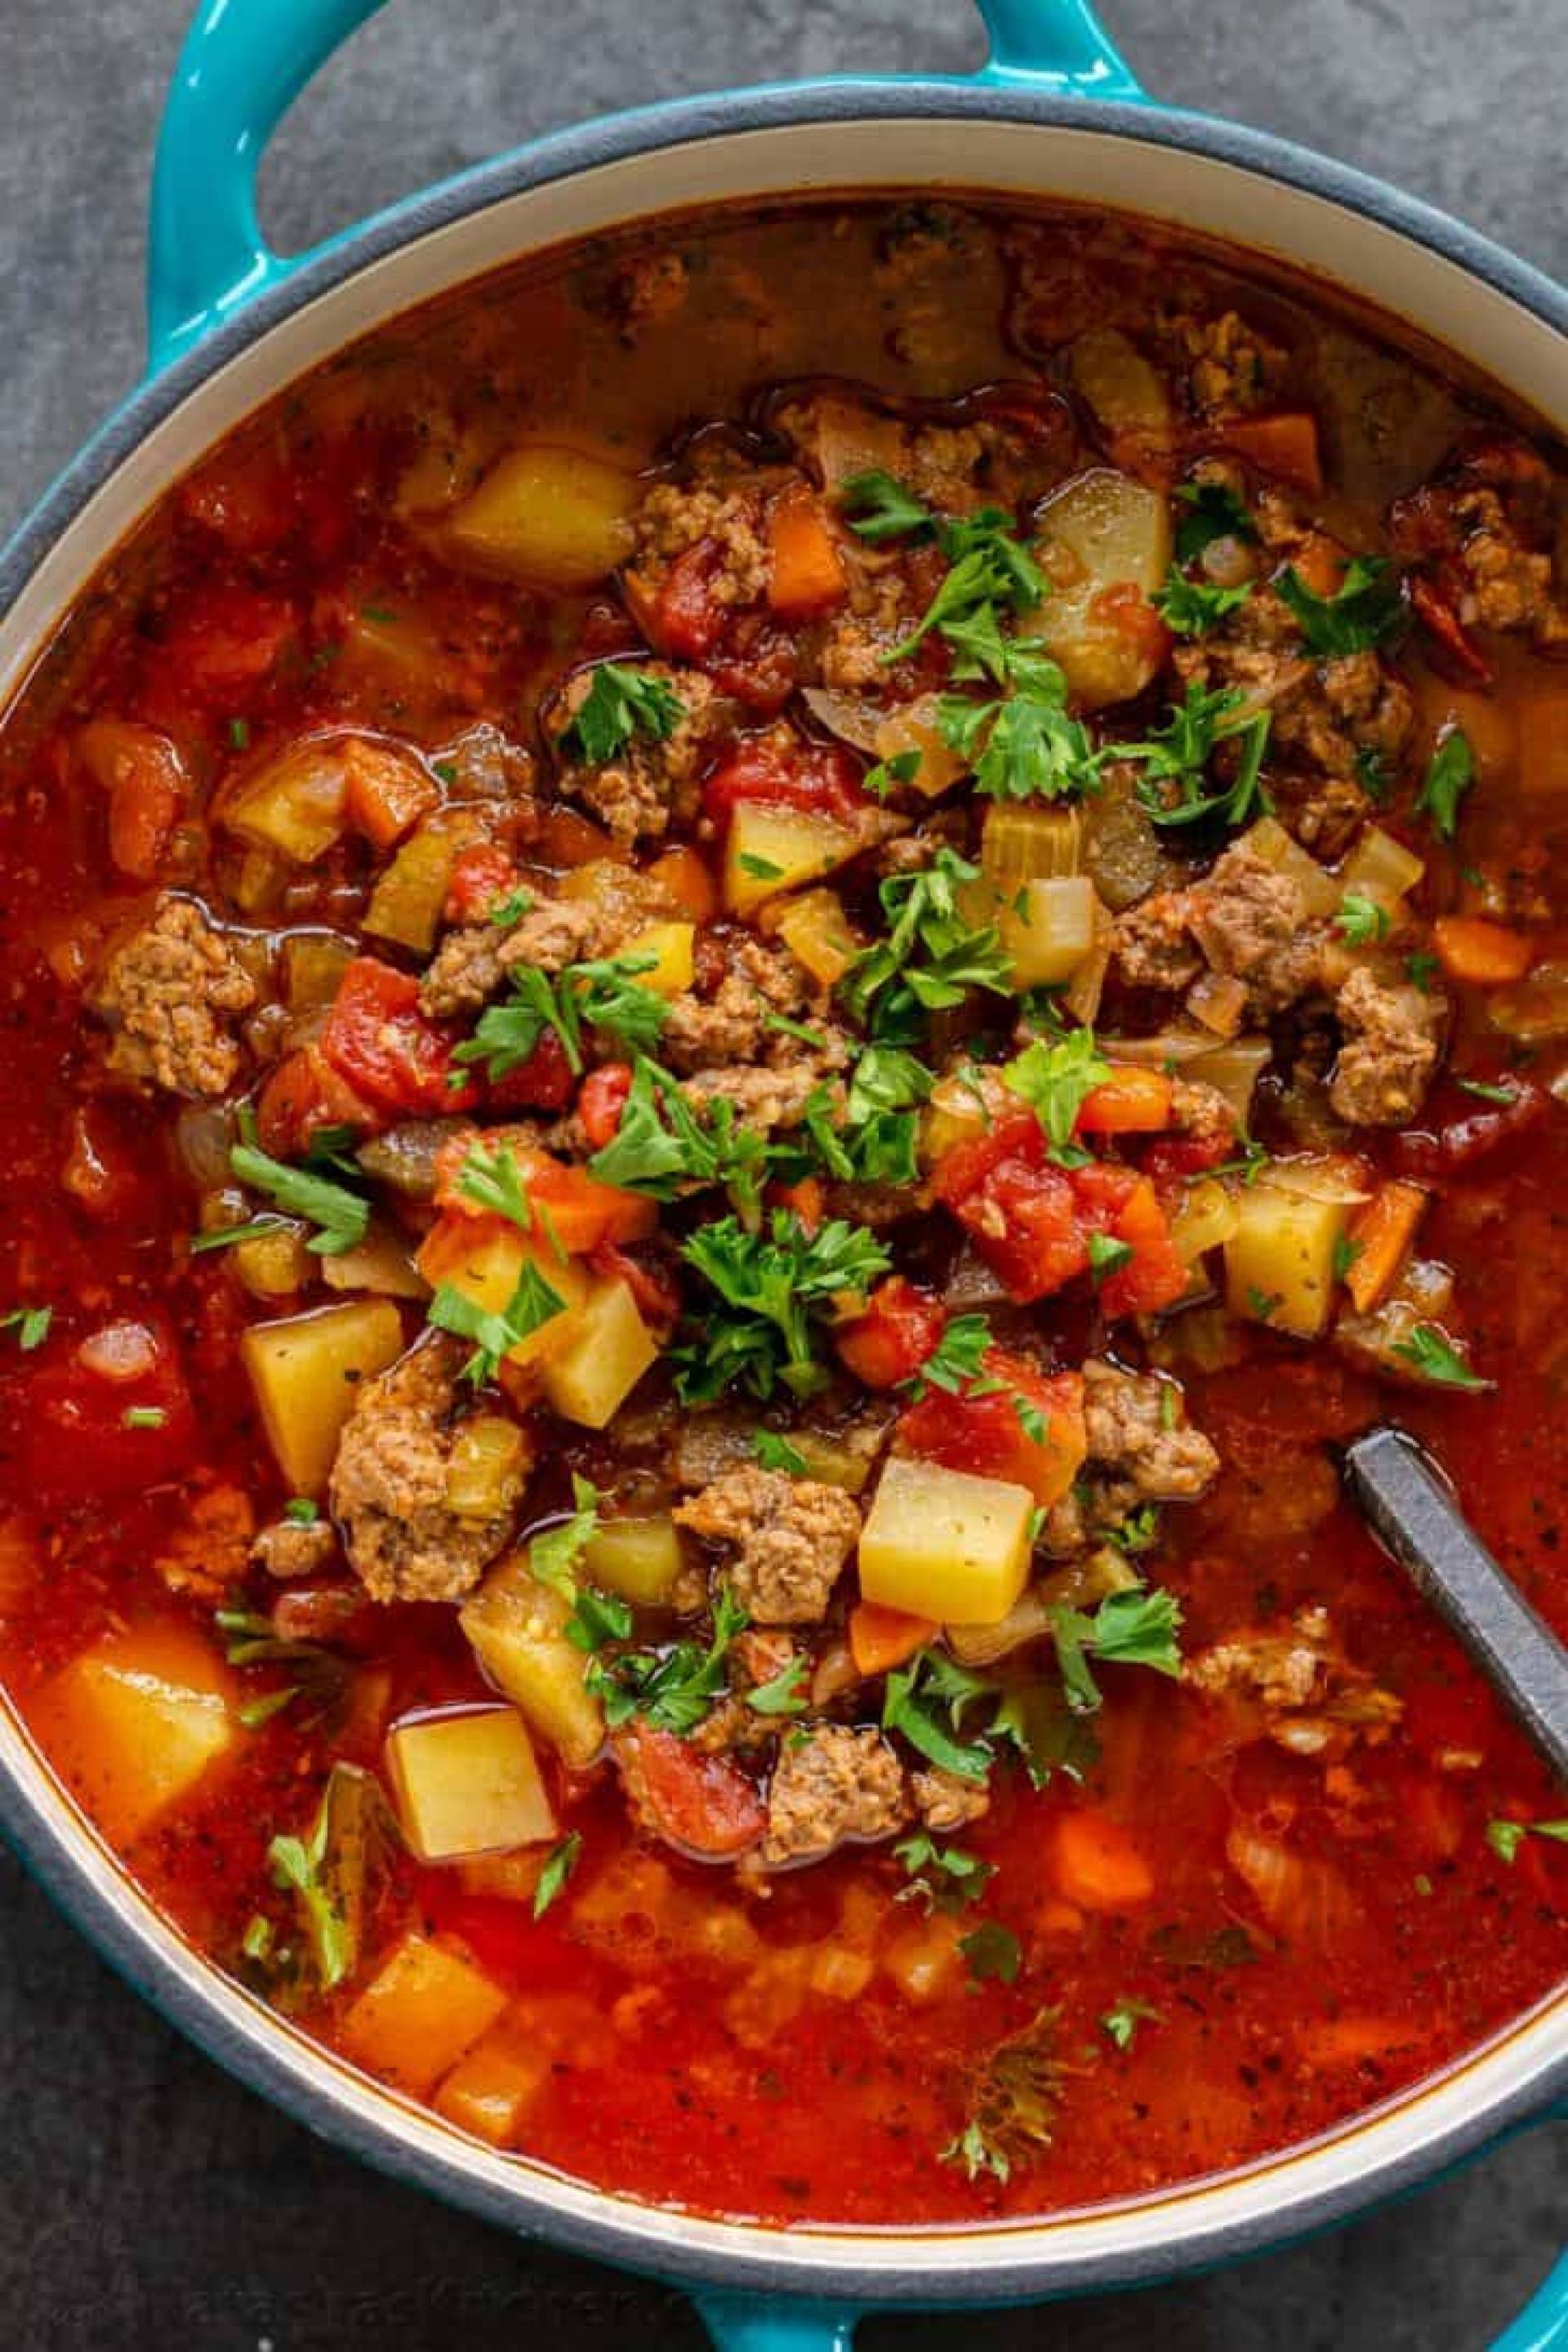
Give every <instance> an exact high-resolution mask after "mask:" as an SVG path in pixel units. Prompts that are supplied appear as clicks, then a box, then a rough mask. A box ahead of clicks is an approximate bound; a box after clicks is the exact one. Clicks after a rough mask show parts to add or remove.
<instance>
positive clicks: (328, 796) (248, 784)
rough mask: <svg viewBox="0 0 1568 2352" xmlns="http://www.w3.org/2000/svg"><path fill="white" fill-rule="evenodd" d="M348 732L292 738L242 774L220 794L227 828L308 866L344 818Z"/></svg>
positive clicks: (328, 845)
mask: <svg viewBox="0 0 1568 2352" xmlns="http://www.w3.org/2000/svg"><path fill="white" fill-rule="evenodd" d="M352 741H353V738H352V737H344V736H342V735H321V736H313V737H310V738H309V739H307V740H306V741H304V742H302V743H295V744H293V745H292V746H290V748H289V750H288V751H283V752H281V753H279V756H278V757H277V758H276V759H270V760H268V761H266V762H265V764H264V765H263V766H261V767H260V768H258V769H255V770H253V771H252V772H251V773H250V774H249V775H248V776H246V777H244V778H242V779H241V781H240V782H239V783H238V784H237V786H236V787H235V788H234V789H233V790H232V791H231V792H229V793H226V794H225V796H224V800H223V803H222V806H221V814H222V819H223V822H224V824H226V826H227V828H228V830H229V832H230V833H237V834H238V835H240V837H241V839H242V840H245V841H253V842H256V843H258V845H260V847H262V848H263V849H276V850H280V851H281V852H282V854H283V856H285V857H289V858H292V859H293V860H294V862H295V864H296V865H300V866H312V865H314V863H315V861H316V859H317V858H318V857H324V856H326V854H327V852H328V850H329V849H331V846H332V844H333V843H334V842H335V841H337V840H339V839H340V838H341V836H342V832H343V828H344V825H345V824H346V823H347V802H348V788H349V757H348V753H349V746H350V744H351V743H352Z"/></svg>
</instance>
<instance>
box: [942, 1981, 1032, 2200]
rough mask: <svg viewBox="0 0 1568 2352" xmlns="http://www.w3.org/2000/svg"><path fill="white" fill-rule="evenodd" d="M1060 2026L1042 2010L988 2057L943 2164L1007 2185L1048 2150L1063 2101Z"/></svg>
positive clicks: (977, 2072)
mask: <svg viewBox="0 0 1568 2352" xmlns="http://www.w3.org/2000/svg"><path fill="white" fill-rule="evenodd" d="M1057 2023H1058V2012H1057V2011H1055V2010H1054V2009H1042V2010H1040V2011H1038V2012H1037V2014H1036V2015H1035V2016H1034V2017H1033V2018H1031V2019H1030V2021H1029V2022H1028V2024H1027V2025H1026V2026H1025V2027H1024V2028H1023V2029H1022V2031H1021V2032H1017V2033H1010V2034H1009V2035H1008V2036H1007V2038H1006V2040H1005V2042H997V2043H996V2045H995V2047H994V2049H992V2050H989V2051H987V2052H986V2053H985V2055H984V2057H983V2058H982V2059H981V2060H980V2061H979V2063H978V2064H977V2065H976V2067H975V2069H974V2073H973V2076H972V2078H971V2081H970V2084H969V2089H968V2095H967V2098H966V2100H965V2109H966V2114H967V2121H966V2122H965V2124H964V2126H963V2130H962V2131H961V2132H960V2133H959V2135H958V2137H956V2138H955V2139H952V2140H950V2141H949V2142H948V2145H947V2146H946V2147H944V2148H943V2149H942V2153H941V2159H940V2160H941V2161H942V2163H943V2164H956V2165H959V2166H961V2167H962V2168H963V2171H964V2172H965V2173H966V2174H967V2175H968V2177H969V2179H971V2180H978V2179H979V2178H980V2176H981V2175H982V2173H986V2172H988V2173H990V2174H991V2176H992V2177H993V2179H996V2180H1003V2181H1005V2180H1007V2179H1010V2177H1011V2175H1012V2172H1013V2168H1014V2167H1015V2166H1016V2165H1019V2164H1023V2163H1026V2162H1027V2160H1028V2159H1029V2158H1031V2157H1033V2156H1037V2155H1038V2154H1039V2153H1040V2151H1041V2150H1042V2149H1043V2148H1047V2147H1049V2146H1050V2144H1051V2135H1052V2132H1053V2129H1054V2127H1055V2124H1056V2115H1057V2108H1058V2105H1059V2104H1060V2101H1061V2081H1062V2068H1061V2064H1060V2062H1059V2061H1058V2057H1057Z"/></svg>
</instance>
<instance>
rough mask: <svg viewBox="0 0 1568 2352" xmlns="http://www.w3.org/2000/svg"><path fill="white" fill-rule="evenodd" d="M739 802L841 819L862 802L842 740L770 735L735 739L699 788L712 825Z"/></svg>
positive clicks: (721, 822)
mask: <svg viewBox="0 0 1568 2352" xmlns="http://www.w3.org/2000/svg"><path fill="white" fill-rule="evenodd" d="M742 801H766V802H767V803H770V805H772V806H773V807H775V808H794V809H807V810H810V811H811V812H812V813H813V814H816V815H818V816H827V817H835V818H837V819H838V820H839V821H840V822H841V823H849V822H852V821H853V820H854V818H855V817H856V816H857V815H858V814H859V813H860V812H861V811H862V810H863V809H864V808H865V806H866V795H865V793H863V792H862V791H861V789H860V775H859V771H858V768H857V767H856V764H855V761H854V760H853V759H852V758H851V756H850V754H849V753H848V752H847V751H845V750H844V748H843V746H842V745H841V744H837V743H806V742H803V741H801V740H798V739H793V740H792V739H788V738H785V739H784V740H779V739H778V738H777V737H775V736H773V735H754V736H752V737H751V738H750V739H749V740H747V741H745V742H742V743H738V744H737V745H736V747H735V749H734V751H732V752H731V754H730V757H729V758H728V759H727V760H726V761H724V763H723V765H722V766H721V767H720V768H717V769H715V771H714V772H713V773H712V775H710V777H709V779H708V781H707V782H706V783H705V784H704V785H703V787H702V805H703V808H704V809H705V811H706V812H707V814H708V815H709V816H710V818H711V819H712V821H713V823H714V824H717V825H720V826H723V825H727V824H729V822H730V819H731V817H732V816H733V815H734V814H735V811H736V809H737V808H738V807H739V806H740V804H741V803H742Z"/></svg>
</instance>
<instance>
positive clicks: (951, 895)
mask: <svg viewBox="0 0 1568 2352" xmlns="http://www.w3.org/2000/svg"><path fill="white" fill-rule="evenodd" d="M979 876H980V869H979V867H978V866H972V865H970V863H969V862H968V860H967V859H966V858H963V857H960V856H958V854H957V852H956V851H954V850H952V849H945V848H944V849H939V850H938V852H937V854H936V856H935V857H934V858H933V859H932V861H931V865H930V866H926V867H925V868H923V870H922V871H921V872H920V873H916V874H895V875H891V876H889V878H888V879H887V880H886V881H885V882H883V883H882V884H881V886H880V888H879V893H878V896H879V898H880V900H881V906H882V912H883V914H884V915H885V916H886V917H887V919H888V922H889V926H890V929H889V933H888V936H887V938H886V939H885V940H879V941H878V942H877V944H876V945H875V946H874V947H869V948H868V949H867V950H865V952H864V953H863V954H861V955H859V956H858V957H857V958H856V960H855V961H854V963H853V964H852V965H851V966H850V969H849V971H848V972H847V974H846V976H845V978H844V980H843V981H842V982H841V983H840V993H841V994H842V996H843V998H844V1002H845V1003H846V1004H847V1007H848V1009H849V1011H850V1012H851V1013H853V1014H854V1016H855V1018H856V1019H857V1020H858V1021H862V1022H864V1023H866V1024H868V1026H869V1028H870V1029H871V1031H872V1033H873V1034H874V1035H876V1036H877V1037H878V1038H879V1039H889V1040H892V1041H894V1042H904V1041H906V1040H907V1039H908V1038H909V1037H910V1035H911V1034H918V1033H919V1031H920V1029H921V1027H922V1025H923V1024H924V1021H925V1018H926V1016H927V1015H928V1014H929V1013H945V1012H950V1011H951V1010H952V1008H953V1007H954V1006H955V1005H959V1004H962V1003H963V1000H964V998H965V996H966V995H967V994H968V993H969V992H970V990H971V989H974V988H979V989H984V990H987V991H988V992H990V993H991V994H992V995H995V996H1005V994H1006V993H1007V992H1008V988H1009V985H1010V980H1011V971H1012V966H1011V963H1010V961H1009V959H1008V957H1007V955H1006V953H1005V950H1004V949H1003V946H1002V942H1001V940H1000V938H999V937H998V935H997V931H996V928H995V926H994V924H990V923H988V924H985V925H983V926H982V927H981V928H980V929H975V928H974V926H973V925H972V924H971V923H969V922H968V921H967V920H966V919H965V918H964V916H963V914H962V913H961V912H960V910H959V903H958V900H959V893H960V891H961V890H962V889H963V886H964V885H965V884H966V883H970V882H974V881H977V880H978V879H979Z"/></svg>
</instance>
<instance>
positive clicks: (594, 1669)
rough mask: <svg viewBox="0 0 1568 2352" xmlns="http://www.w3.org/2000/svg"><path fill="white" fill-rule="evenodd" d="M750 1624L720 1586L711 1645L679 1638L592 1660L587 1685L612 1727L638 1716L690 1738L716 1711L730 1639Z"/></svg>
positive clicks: (724, 1683)
mask: <svg viewBox="0 0 1568 2352" xmlns="http://www.w3.org/2000/svg"><path fill="white" fill-rule="evenodd" d="M745 1625H746V1612H745V1611H744V1610H743V1609H742V1607H741V1605H740V1603H739V1601H736V1600H735V1598H734V1596H733V1594H732V1593H731V1591H730V1589H729V1587H728V1585H721V1586H720V1588H719V1592H718V1597H717V1599H716V1600H715V1601H714V1604H713V1638H712V1640H711V1642H710V1643H709V1645H708V1647H707V1649H705V1650H704V1649H703V1648H701V1646H700V1644H699V1643H696V1642H676V1643H672V1645H671V1646H670V1647H669V1648H668V1649H667V1650H633V1651H627V1652H626V1653H625V1654H622V1655H621V1656H620V1657H617V1658H613V1659H610V1660H605V1659H603V1658H594V1659H591V1660H590V1662H589V1664H588V1669H587V1673H586V1675H584V1685H585V1687H586V1688H587V1689H588V1690H590V1691H592V1692H593V1693H594V1694H595V1696H596V1697H597V1698H598V1699H599V1700H600V1701H601V1703H602V1705H603V1706H604V1709H605V1722H606V1723H607V1724H608V1725H609V1727H610V1729H611V1730H612V1731H617V1730H619V1729H620V1727H622V1725H623V1724H626V1723H629V1722H630V1721H631V1719H632V1717H633V1716H634V1715H635V1716H640V1717H641V1718H642V1720H643V1721H644V1722H645V1723H648V1724H651V1725H652V1726H653V1727H654V1728H655V1729H656V1730H658V1731H673V1732H674V1733H675V1735H676V1737H677V1738H681V1739H684V1738H689V1735H690V1734H691V1733H692V1732H693V1731H695V1730H696V1729H697V1727H698V1726H699V1724H700V1723H705V1722H706V1721H707V1719H708V1717H709V1716H710V1714H711V1713H712V1710H713V1702H714V1700H715V1699H716V1698H718V1697H719V1696H721V1694H722V1693H723V1692H724V1690H725V1689H726V1688H727V1687H728V1675H727V1663H726V1662H727V1659H728V1656H729V1651H730V1644H731V1642H733V1640H734V1638H735V1636H736V1634H737V1633H742V1632H743V1631H744V1630H745Z"/></svg>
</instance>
